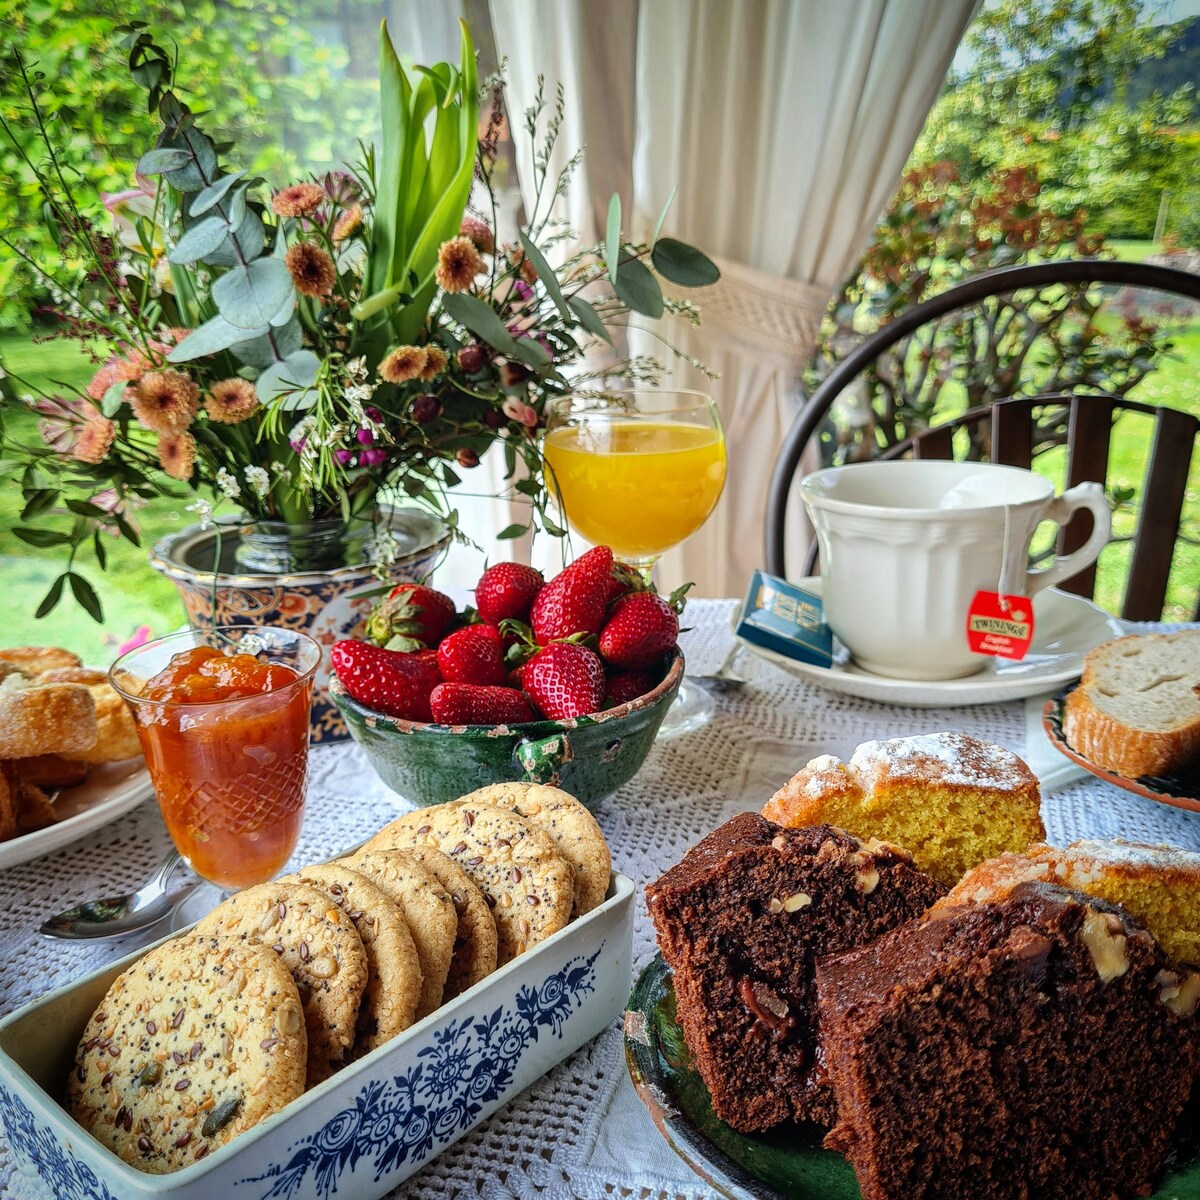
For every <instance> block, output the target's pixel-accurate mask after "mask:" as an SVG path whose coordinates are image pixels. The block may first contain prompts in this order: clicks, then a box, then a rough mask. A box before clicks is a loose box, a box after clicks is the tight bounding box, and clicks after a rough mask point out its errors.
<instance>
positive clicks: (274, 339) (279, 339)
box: [230, 317, 304, 369]
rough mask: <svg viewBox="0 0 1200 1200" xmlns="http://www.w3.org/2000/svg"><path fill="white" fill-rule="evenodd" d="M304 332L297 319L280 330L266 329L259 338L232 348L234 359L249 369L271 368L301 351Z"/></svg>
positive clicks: (248, 340)
mask: <svg viewBox="0 0 1200 1200" xmlns="http://www.w3.org/2000/svg"><path fill="white" fill-rule="evenodd" d="M303 338H304V331H303V330H302V329H301V327H300V322H299V320H297V319H296V318H295V317H293V318H292V319H291V320H289V321H288V323H287V324H286V325H284V326H282V327H281V328H279V329H274V328H269V329H265V330H264V331H263V332H262V334H261V335H260V336H259V337H255V338H249V339H247V340H246V341H244V342H238V343H236V344H235V345H234V346H232V347H230V349H231V350H232V352H233V354H234V357H236V358H237V359H238V361H239V362H244V363H245V364H246V365H247V366H248V367H261V368H263V369H265V368H267V367H269V366H270V365H271V364H272V363H276V362H279V361H280V360H281V359H285V358H287V356H288V355H289V354H295V353H296V351H297V350H299V349H300V345H301V342H302V341H303Z"/></svg>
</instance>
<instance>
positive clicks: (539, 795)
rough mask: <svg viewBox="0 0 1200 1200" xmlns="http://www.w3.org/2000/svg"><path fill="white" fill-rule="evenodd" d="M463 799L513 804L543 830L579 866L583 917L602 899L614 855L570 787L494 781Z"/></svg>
mask: <svg viewBox="0 0 1200 1200" xmlns="http://www.w3.org/2000/svg"><path fill="white" fill-rule="evenodd" d="M458 803H459V804H464V803H471V804H494V805H496V807H497V808H511V809H512V810H513V812H517V813H520V814H521V816H523V817H524V818H525V819H526V820H529V821H532V822H533V823H534V824H535V825H537V826H539V827H540V828H542V829H544V830H545V831H546V832H547V833H548V834H549V835H550V836H551V837H552V838H553V839H554V844H555V845H556V846H557V847H558V852H559V853H560V854H561V855H562V856H563V858H565V859H566V860H567V862H569V863H570V864H571V866H572V867H574V868H575V907H574V908H573V909H572V911H571V916H573V917H581V916H583V914H584V913H586V912H591V911H592V909H593V908H595V907H596V906H597V905H599V904H603V903H604V897H605V896H606V895H608V881H609V878H610V877H611V875H612V856H611V855H610V854H609V852H608V843H607V842H606V841H605V840H604V833H603V832H602V831H601V829H600V825H599V822H598V821H597V820H596V818H595V817H594V816H592V814H591V813H590V812H588V810H587V809H586V808H585V807H584V806H583V805H582V804H581V803H580V802H579V801H578V800H576V799H575V797H574V796H572V795H571V793H570V792H564V791H563V790H562V788H556V787H548V786H547V785H545V784H541V783H494V784H491V785H490V786H489V787H481V788H479V789H478V790H476V791H474V792H470V793H469V794H468V795H466V796H463V797H462V799H461V800H459V801H458Z"/></svg>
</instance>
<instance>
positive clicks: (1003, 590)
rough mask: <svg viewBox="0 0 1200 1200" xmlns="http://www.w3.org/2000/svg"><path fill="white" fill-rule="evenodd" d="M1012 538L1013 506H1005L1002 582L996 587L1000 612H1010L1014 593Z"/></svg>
mask: <svg viewBox="0 0 1200 1200" xmlns="http://www.w3.org/2000/svg"><path fill="white" fill-rule="evenodd" d="M1011 538H1012V505H1011V504H1006V505H1005V506H1004V545H1003V548H1002V551H1001V553H1002V555H1003V557H1002V558H1001V560H1000V580H999V582H998V583H997V585H996V591H997V592H998V593H999V597H1000V611H1001V612H1003V613H1006V612H1008V609H1009V603H1008V598H1009V596H1010V595H1012V594H1013V592H1014V590H1015V589H1014V587H1013V578H1012V563H1011V562H1009V558H1008V548H1009V544H1010V541H1011Z"/></svg>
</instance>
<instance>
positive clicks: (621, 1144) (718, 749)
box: [0, 601, 1200, 1200]
mask: <svg viewBox="0 0 1200 1200" xmlns="http://www.w3.org/2000/svg"><path fill="white" fill-rule="evenodd" d="M733 603H734V602H733V601H695V602H693V603H692V604H691V605H689V606H688V610H687V623H688V624H689V625H691V626H692V628H691V630H690V632H688V633H687V634H685V635H684V638H683V644H684V649H685V651H686V653H687V657H688V667H689V670H690V671H692V672H693V673H696V674H703V673H706V672H711V671H713V670H715V669H716V667H717V666H718V665H719V664H720V662H721V661H722V659H723V658H724V657H725V655H726V653H727V652H728V650H729V649H730V647H731V645H732V635H731V633H730V628H729V621H730V614H731V611H732V606H733ZM738 670H739V671H740V673H741V674H743V675H744V676H745V677H746V678H747V679H748V680H749V683H748V685H747V686H746V687H744V688H741V689H739V690H736V691H731V692H728V693H726V694H724V695H721V696H718V697H717V706H718V713H717V716H716V718H715V719H714V720H713V722H712V723H711V724H710V725H708V726H707V727H706V728H705V729H703V730H701V731H699V732H697V733H693V734H689V735H687V736H685V737H683V738H680V739H677V740H675V741H670V742H659V743H658V744H657V745H656V746H655V747H654V749H653V751H652V752H651V754H650V757H649V758H648V759H647V761H646V764H645V766H644V767H643V769H642V771H641V772H640V773H639V774H638V776H637V777H636V778H635V779H634V780H633V781H632V782H631V783H629V784H628V785H626V787H624V788H622V789H621V791H619V792H617V793H616V794H615V795H614V796H611V797H610V798H609V799H608V800H606V801H605V802H604V804H603V805H602V806H601V807H600V809H599V811H598V812H597V816H598V818H599V820H600V824H601V825H602V826H603V828H604V832H605V834H606V836H607V838H608V842H609V845H610V846H611V847H612V854H613V862H614V865H615V867H616V868H617V869H619V870H621V871H623V872H624V873H625V874H627V875H629V876H631V877H632V878H633V879H634V880H635V881H636V882H637V883H638V884H640V885H644V884H645V883H647V882H648V881H650V880H653V879H655V878H656V877H657V876H658V875H659V874H660V873H661V872H662V871H663V870H665V869H666V868H667V867H668V866H670V865H671V864H672V863H674V862H676V861H678V859H679V858H680V857H681V856H682V855H683V853H684V851H685V850H687V848H688V847H689V846H690V845H691V844H692V843H693V842H695V841H697V840H698V839H699V838H700V837H701V836H702V835H704V834H705V833H707V832H708V831H709V830H711V829H713V828H714V827H715V826H717V825H719V824H720V823H721V822H722V821H723V820H725V819H726V818H727V817H728V816H730V815H732V814H733V813H734V812H737V811H740V810H742V809H745V808H759V807H760V806H761V805H762V803H763V802H764V801H765V799H766V798H767V797H768V796H769V795H770V793H771V791H772V790H773V789H774V788H775V787H776V786H778V784H780V783H781V782H782V781H783V780H784V779H786V778H787V777H788V776H789V775H791V774H792V773H793V771H795V770H796V769H797V768H798V767H800V766H801V765H803V764H804V763H805V762H806V761H807V760H808V759H809V758H811V757H813V756H814V755H816V754H820V753H834V754H839V755H848V754H849V753H850V752H851V751H852V750H853V749H854V747H855V746H856V745H857V744H858V743H859V742H862V741H866V740H868V739H870V738H884V737H899V736H903V735H907V734H915V733H924V732H934V731H937V730H941V729H955V730H961V731H963V732H966V733H970V734H974V735H975V736H977V737H982V738H986V739H989V740H991V741H995V742H999V743H1001V744H1003V745H1005V746H1009V747H1010V748H1011V749H1013V750H1015V751H1016V752H1017V753H1018V754H1022V753H1025V752H1026V721H1025V706H1024V705H1023V704H1021V703H1009V704H996V705H979V706H975V707H970V708H962V709H954V710H950V709H919V708H901V707H891V706H887V707H885V706H882V705H878V704H872V703H868V702H866V701H862V700H855V699H850V698H847V697H844V696H839V695H835V694H833V693H830V692H826V691H822V690H821V689H819V688H817V687H814V686H812V685H810V684H807V683H805V682H802V681H801V680H799V679H797V678H795V677H794V676H792V675H789V674H787V673H785V672H784V671H782V670H780V669H779V668H776V667H774V666H772V665H770V664H768V663H766V662H764V661H762V660H760V659H757V658H755V657H754V656H753V655H751V654H748V653H747V654H743V655H742V656H741V658H740V659H739V660H738ZM1038 736H1039V737H1040V736H1041V735H1040V733H1039V734H1038ZM1031 749H1033V748H1032V747H1031ZM1031 757H1033V755H1031ZM1048 761H1053V759H1052V758H1051V759H1050V760H1048ZM311 776H312V781H311V787H310V791H309V798H308V808H307V811H306V816H305V824H304V832H303V835H302V838H301V843H300V846H299V848H298V849H297V852H296V855H295V859H294V862H295V863H296V864H297V865H299V864H302V863H305V862H311V861H315V860H318V859H323V858H326V857H329V856H331V855H333V854H335V853H337V852H338V851H339V850H341V849H342V848H344V847H347V846H350V845H353V844H354V843H356V842H358V841H360V840H362V839H363V838H365V837H366V836H367V835H369V834H371V833H373V832H374V831H375V830H376V829H378V828H379V827H380V826H381V825H383V824H384V823H385V822H387V821H388V820H390V819H391V818H392V816H394V815H395V813H396V811H397V809H404V808H407V807H408V805H407V804H406V803H405V802H404V801H402V800H400V799H398V798H397V797H396V796H395V795H393V794H392V793H390V792H389V791H388V790H387V789H386V788H385V787H384V786H383V784H382V783H380V781H379V780H378V779H377V778H376V776H375V775H374V773H373V772H372V770H371V769H370V767H369V766H368V765H367V763H366V760H365V759H364V757H363V756H362V754H361V753H360V752H359V751H358V749H357V748H356V747H354V746H352V745H347V746H339V747H328V748H317V749H315V750H314V751H313V754H312V771H311ZM1043 817H1044V820H1045V823H1046V828H1047V832H1048V834H1049V838H1050V840H1051V841H1052V842H1057V843H1065V842H1067V841H1070V840H1071V839H1073V838H1077V837H1084V836H1100V837H1103V836H1113V835H1121V836H1123V837H1126V838H1131V839H1137V840H1143V841H1152V842H1171V843H1174V844H1177V845H1181V846H1187V847H1190V848H1192V849H1200V815H1193V814H1190V813H1186V812H1180V811H1178V810H1176V809H1172V808H1167V807H1165V806H1163V805H1160V804H1156V803H1154V802H1153V801H1150V800H1143V799H1141V798H1140V797H1137V796H1133V795H1130V794H1128V793H1125V792H1122V791H1120V790H1118V789H1117V788H1114V787H1112V786H1111V785H1109V784H1105V783H1102V782H1100V781H1099V780H1096V779H1093V778H1092V777H1090V776H1088V777H1087V778H1085V779H1082V780H1078V781H1076V782H1071V783H1068V784H1067V785H1066V786H1063V787H1061V788H1060V789H1059V790H1056V791H1054V792H1052V793H1051V794H1049V795H1048V796H1047V797H1046V799H1045V801H1044V804H1043ZM167 846H168V842H167V836H166V832H165V830H164V828H163V824H162V820H161V818H160V817H159V814H158V810H157V808H156V807H155V806H154V804H153V803H152V802H148V803H146V804H143V805H142V806H141V807H139V808H138V809H136V810H135V811H134V812H133V813H131V814H129V815H128V816H125V817H123V818H121V819H120V820H117V821H114V822H113V823H112V824H111V825H109V826H107V827H106V828H104V829H103V830H101V831H100V832H99V833H97V834H95V835H93V836H92V837H90V838H89V839H87V840H86V841H83V842H80V843H77V844H75V845H74V846H70V847H68V848H67V849H65V850H61V851H59V852H57V853H55V854H52V855H49V856H47V857H45V858H42V859H38V860H36V861H34V862H30V863H27V864H25V865H23V866H19V867H14V868H12V869H11V870H8V871H0V1015H4V1014H6V1013H9V1012H12V1011H13V1010H14V1009H16V1008H18V1007H20V1006H21V1005H23V1004H25V1003H26V1002H27V1001H29V1000H32V999H33V998H34V997H36V996H38V995H40V994H41V993H43V992H45V991H48V990H50V989H52V988H56V987H60V986H62V985H63V984H66V983H68V982H70V981H71V980H73V979H75V978H77V977H78V976H80V975H82V974H84V973H85V972H88V971H91V970H93V969H95V968H97V967H99V966H101V965H103V964H104V963H105V962H107V961H109V960H110V959H111V958H114V957H116V956H117V955H119V954H120V953H122V952H123V951H122V949H121V948H120V947H113V946H108V947H105V946H95V947H86V946H76V945H71V944H68V943H61V942H50V941H46V940H44V939H42V938H41V937H39V936H38V934H37V933H36V932H35V930H36V928H37V925H38V923H39V922H40V921H41V920H42V919H43V918H44V917H46V916H47V915H48V914H50V913H52V912H55V911H57V910H59V909H61V908H62V907H64V905H65V904H66V903H68V902H72V901H74V900H76V899H80V898H84V897H87V896H93V895H98V894H105V893H107V894H110V895H111V894H113V893H116V892H121V891H125V890H127V889H129V888H131V887H132V886H133V885H135V884H137V883H138V882H139V881H141V880H142V879H144V878H145V877H146V876H147V875H148V874H149V872H150V871H151V869H152V867H153V866H154V865H155V864H156V863H157V862H158V860H159V859H160V858H161V857H162V855H163V854H164V852H165V851H166V849H167ZM653 947H654V936H653V931H652V929H651V927H650V924H649V921H648V919H647V917H646V911H645V903H644V900H643V899H642V897H641V896H640V894H639V897H638V909H637V924H636V929H635V933H634V962H635V964H636V965H637V966H638V967H639V968H640V966H641V965H642V964H644V963H645V962H646V961H647V960H648V959H649V958H650V957H651V956H652V954H653ZM38 1194H39V1193H38V1192H37V1190H36V1189H35V1188H34V1186H33V1184H32V1183H31V1182H30V1181H29V1180H26V1179H25V1178H24V1177H22V1176H18V1175H17V1173H16V1172H15V1170H14V1167H13V1165H12V1164H11V1162H9V1161H8V1159H7V1156H6V1154H5V1147H4V1142H3V1138H2V1136H0V1196H5V1197H6V1196H10V1195H11V1196H15V1197H25V1196H34V1195H38ZM393 1195H394V1196H404V1197H412V1198H413V1200H434V1198H437V1200H453V1198H455V1197H474V1196H480V1197H484V1198H486V1200H502V1198H505V1200H506V1198H509V1197H522V1198H526V1197H538V1198H542V1197H545V1198H547V1200H551V1198H552V1200H566V1198H567V1197H579V1198H580V1200H613V1198H616V1197H646V1198H649V1197H672V1198H683V1197H687V1198H688V1200H691V1198H692V1197H695V1198H696V1200H702V1198H705V1197H708V1196H709V1195H711V1190H710V1189H709V1188H708V1187H706V1185H705V1184H704V1183H703V1182H702V1181H701V1180H700V1179H699V1178H698V1177H697V1176H695V1175H693V1174H692V1173H691V1171H690V1170H689V1169H688V1168H687V1167H686V1166H685V1165H684V1164H683V1163H682V1161H680V1160H679V1159H677V1158H676V1157H675V1156H674V1154H673V1153H672V1152H671V1151H670V1149H669V1148H668V1147H667V1145H666V1143H665V1142H664V1141H663V1140H662V1138H661V1137H660V1135H659V1133H658V1132H657V1130H656V1129H655V1127H654V1125H653V1124H652V1123H651V1121H650V1118H649V1117H648V1116H647V1115H646V1113H645V1110H644V1109H643V1108H642V1107H641V1104H640V1103H639V1101H638V1100H637V1098H636V1096H635V1094H634V1092H633V1088H632V1087H631V1085H630V1083H629V1080H628V1076H627V1075H626V1071H625V1063H624V1056H623V1052H622V1046H621V1034H620V1028H619V1024H616V1023H614V1025H613V1026H612V1028H610V1029H609V1030H608V1031H607V1032H606V1033H605V1034H603V1035H602V1036H601V1037H599V1038H597V1039H596V1041H595V1042H593V1043H592V1044H591V1045H589V1046H586V1047H584V1048H583V1049H582V1050H580V1051H578V1052H577V1053H575V1054H574V1055H572V1056H571V1057H570V1058H568V1059H567V1060H566V1061H565V1062H563V1063H562V1064H560V1065H559V1066H558V1067H557V1068H555V1069H554V1070H553V1071H551V1072H550V1073H549V1074H548V1075H546V1076H545V1077H544V1078H543V1079H541V1080H540V1081H538V1083H536V1084H534V1085H533V1086H532V1087H531V1088H530V1089H529V1090H528V1091H526V1092H524V1093H523V1094H522V1095H521V1096H519V1097H518V1098H517V1099H516V1100H515V1101H513V1102H512V1103H511V1104H509V1105H508V1106H507V1107H506V1108H504V1109H502V1110H501V1111H500V1112H499V1113H497V1114H496V1115H495V1116H494V1117H492V1118H491V1120H489V1121H487V1122H486V1123H485V1124H483V1125H481V1126H480V1127H479V1128H477V1129H475V1130H474V1131H473V1132H472V1133H470V1134H469V1135H468V1136H467V1137H465V1138H464V1139H463V1140H462V1141H461V1142H459V1143H458V1144H457V1145H456V1146H454V1147H453V1148H452V1149H450V1150H449V1151H447V1152H446V1153H444V1154H442V1155H441V1156H440V1157H439V1158H437V1159H435V1160H434V1161H433V1162H431V1163H430V1164H429V1165H428V1166H427V1167H425V1168H424V1170H422V1171H421V1172H420V1173H419V1174H418V1175H416V1176H414V1177H413V1178H412V1179H411V1180H409V1182H408V1183H406V1184H404V1185H402V1186H401V1187H400V1188H399V1189H397V1191H396V1192H394V1193H393Z"/></svg>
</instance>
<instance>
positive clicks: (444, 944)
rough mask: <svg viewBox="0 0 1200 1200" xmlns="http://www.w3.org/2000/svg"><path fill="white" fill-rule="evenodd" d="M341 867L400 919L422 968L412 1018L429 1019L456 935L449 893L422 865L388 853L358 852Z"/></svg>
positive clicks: (437, 1002)
mask: <svg viewBox="0 0 1200 1200" xmlns="http://www.w3.org/2000/svg"><path fill="white" fill-rule="evenodd" d="M340 862H341V865H342V866H345V867H349V868H350V869H351V870H352V871H358V872H359V873H360V874H361V875H365V876H366V877H367V878H368V879H369V880H370V881H371V882H372V883H373V884H374V885H375V886H376V887H377V888H378V889H379V890H380V891H381V892H383V894H384V895H385V896H387V897H388V899H390V900H391V901H392V902H393V903H395V904H396V905H397V906H398V907H399V909H400V911H401V912H402V913H403V914H404V919H405V920H406V921H407V922H408V932H409V933H411V934H412V939H413V944H414V945H415V946H416V948H417V959H418V960H419V961H420V963H421V976H422V983H421V999H420V1000H419V1001H418V1002H417V1015H416V1018H415V1019H416V1020H418V1021H419V1020H420V1019H421V1018H422V1017H427V1016H428V1015H429V1014H430V1013H431V1012H433V1010H434V1009H435V1008H438V1007H439V1006H440V1005H441V1003H442V992H443V990H444V989H445V986H446V976H447V975H448V974H449V972H450V958H451V956H452V955H453V954H454V938H455V935H456V934H457V933H458V914H457V913H456V912H455V911H454V901H453V900H451V899H450V893H449V892H448V891H446V889H445V888H444V887H442V885H441V884H440V883H438V881H437V877H436V876H434V875H431V874H430V873H429V872H428V871H427V870H425V868H424V867H422V866H421V865H420V863H413V862H409V861H407V860H406V859H403V858H400V857H398V856H397V855H395V854H391V853H388V852H387V851H379V852H378V853H374V854H362V853H360V854H356V855H354V856H353V857H352V858H343V859H341V860H340Z"/></svg>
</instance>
